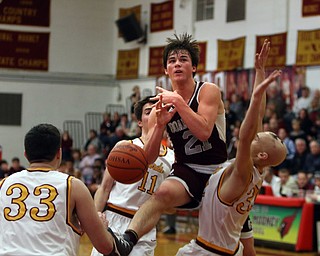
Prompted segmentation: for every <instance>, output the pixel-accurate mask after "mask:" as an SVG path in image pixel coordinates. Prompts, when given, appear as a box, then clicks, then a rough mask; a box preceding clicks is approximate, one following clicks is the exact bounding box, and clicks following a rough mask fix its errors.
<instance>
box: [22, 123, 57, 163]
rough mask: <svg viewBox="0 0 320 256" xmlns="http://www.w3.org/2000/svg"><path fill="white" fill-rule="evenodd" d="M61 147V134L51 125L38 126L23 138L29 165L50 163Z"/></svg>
mask: <svg viewBox="0 0 320 256" xmlns="http://www.w3.org/2000/svg"><path fill="white" fill-rule="evenodd" d="M60 147H61V133H60V132H59V130H58V129H57V128H56V127H55V126H53V125H52V124H39V125H37V126H34V127H33V128H31V129H30V131H28V133H27V134H26V136H25V138H24V148H25V152H26V157H27V159H28V161H29V162H30V163H35V162H50V161H52V160H53V159H54V157H55V155H56V154H57V152H58V150H59V148H60Z"/></svg>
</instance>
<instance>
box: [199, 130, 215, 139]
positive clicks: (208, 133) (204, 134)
mask: <svg viewBox="0 0 320 256" xmlns="http://www.w3.org/2000/svg"><path fill="white" fill-rule="evenodd" d="M211 132H212V131H211V130H210V131H209V130H206V129H203V130H202V131H201V132H200V133H199V135H198V136H197V138H198V140H200V141H202V142H203V141H207V140H208V139H209V138H210V136H211Z"/></svg>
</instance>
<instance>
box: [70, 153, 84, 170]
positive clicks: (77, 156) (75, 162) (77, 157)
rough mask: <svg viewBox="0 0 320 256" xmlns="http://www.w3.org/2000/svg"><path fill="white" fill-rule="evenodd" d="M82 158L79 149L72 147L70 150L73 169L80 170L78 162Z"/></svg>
mask: <svg viewBox="0 0 320 256" xmlns="http://www.w3.org/2000/svg"><path fill="white" fill-rule="evenodd" d="M81 159H82V154H81V151H80V150H79V149H73V150H72V161H73V168H74V169H75V171H80V167H79V166H80V162H81Z"/></svg>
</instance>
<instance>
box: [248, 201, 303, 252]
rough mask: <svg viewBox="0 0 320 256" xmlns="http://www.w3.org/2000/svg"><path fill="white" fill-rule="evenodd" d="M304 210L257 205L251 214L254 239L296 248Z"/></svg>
mask: <svg viewBox="0 0 320 256" xmlns="http://www.w3.org/2000/svg"><path fill="white" fill-rule="evenodd" d="M301 212H302V208H298V207H278V206H271V205H260V204H255V205H254V207H253V208H252V210H251V212H250V219H251V220H252V223H253V232H254V239H257V240H265V241H267V242H275V243H281V244H289V245H292V246H295V244H296V243H297V238H298V233H299V226H300V220H301Z"/></svg>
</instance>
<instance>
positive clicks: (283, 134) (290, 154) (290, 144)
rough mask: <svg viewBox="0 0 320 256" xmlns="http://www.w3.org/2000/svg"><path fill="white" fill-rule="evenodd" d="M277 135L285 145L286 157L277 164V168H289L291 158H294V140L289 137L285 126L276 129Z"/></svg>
mask: <svg viewBox="0 0 320 256" xmlns="http://www.w3.org/2000/svg"><path fill="white" fill-rule="evenodd" d="M278 137H279V138H280V140H282V141H283V143H284V145H286V147H287V157H286V159H285V160H284V161H283V162H282V163H281V164H280V165H278V166H277V169H281V168H283V167H284V168H289V167H291V162H292V159H293V158H294V154H295V153H296V146H295V144H294V141H293V140H292V139H290V137H289V136H288V133H287V131H286V129H285V128H280V129H279V131H278Z"/></svg>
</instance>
